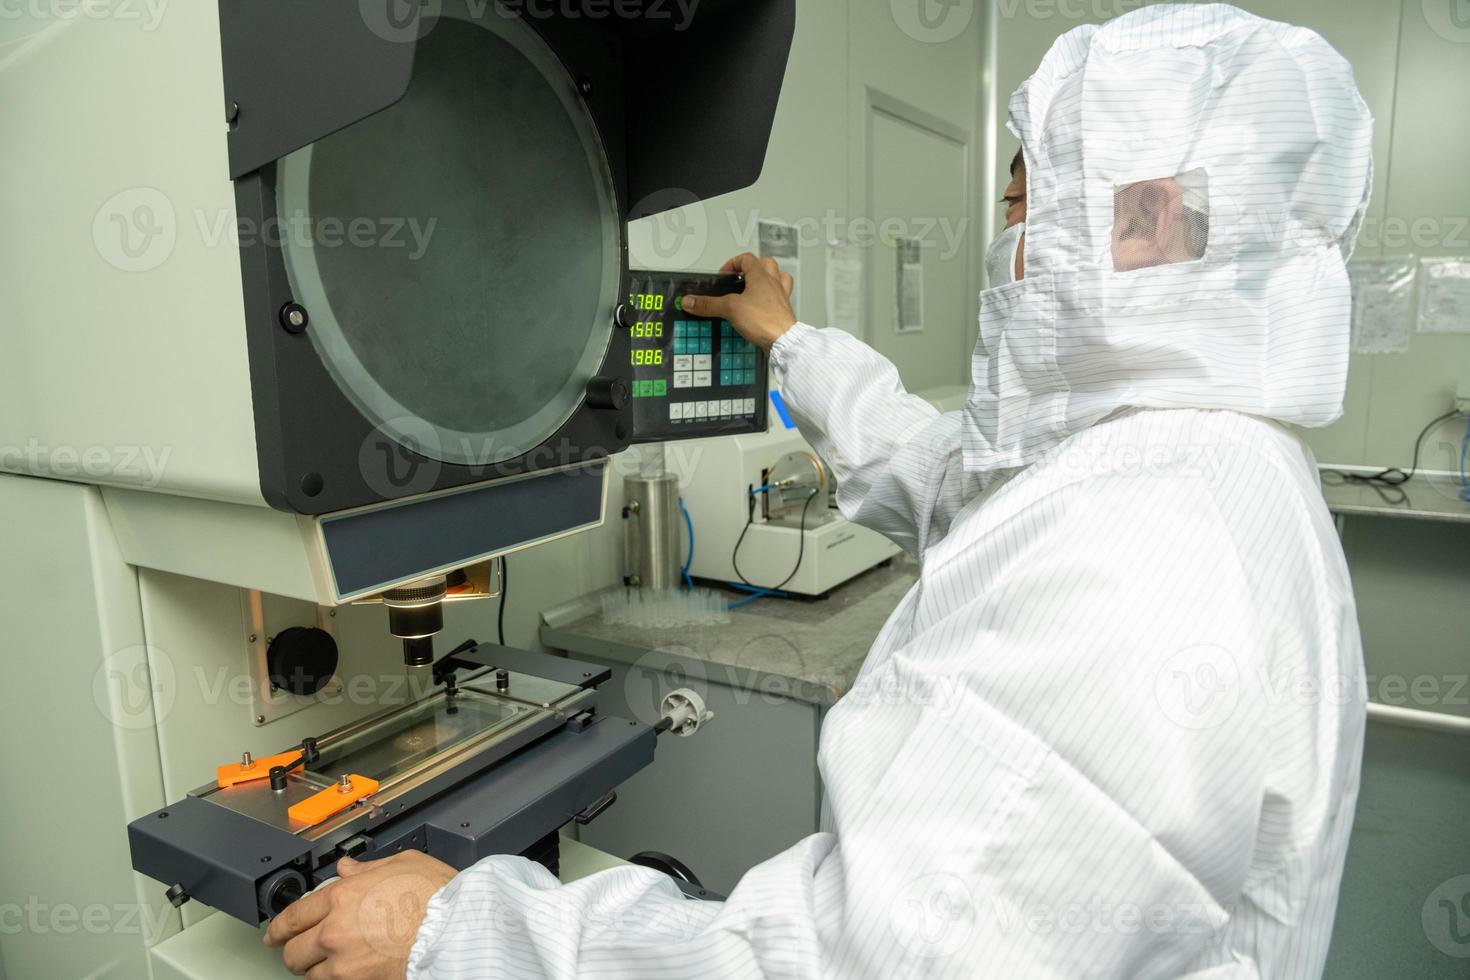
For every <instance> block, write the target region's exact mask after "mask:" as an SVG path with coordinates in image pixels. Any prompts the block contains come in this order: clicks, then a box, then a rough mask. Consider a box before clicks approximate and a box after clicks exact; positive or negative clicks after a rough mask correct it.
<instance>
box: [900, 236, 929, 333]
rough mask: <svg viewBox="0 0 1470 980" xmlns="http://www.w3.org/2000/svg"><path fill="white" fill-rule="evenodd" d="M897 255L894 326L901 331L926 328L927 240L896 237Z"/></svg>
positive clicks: (911, 331) (907, 331) (916, 330)
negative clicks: (925, 252) (925, 271)
mask: <svg viewBox="0 0 1470 980" xmlns="http://www.w3.org/2000/svg"><path fill="white" fill-rule="evenodd" d="M893 247H894V254H895V255H896V256H897V258H898V284H897V292H896V293H895V294H894V295H895V297H896V299H897V302H896V304H895V305H896V306H897V311H896V314H897V315H896V317H895V319H894V324H893V328H894V330H895V331H896V332H898V333H917V332H918V331H920V330H923V329H924V242H923V241H922V240H921V239H918V238H897V239H894V243H893Z"/></svg>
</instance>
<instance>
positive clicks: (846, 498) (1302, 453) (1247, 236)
mask: <svg viewBox="0 0 1470 980" xmlns="http://www.w3.org/2000/svg"><path fill="white" fill-rule="evenodd" d="M1011 121H1012V122H1011V125H1012V128H1013V131H1014V132H1015V133H1016V135H1017V136H1018V138H1019V139H1020V140H1021V144H1022V147H1023V149H1024V151H1025V155H1026V160H1027V163H1028V175H1029V176H1028V179H1029V188H1028V198H1029V200H1028V208H1029V214H1028V221H1027V236H1026V244H1025V260H1026V262H1025V264H1026V270H1025V277H1024V278H1023V279H1022V280H1020V281H1018V282H1016V283H1012V284H1009V285H1003V286H1000V287H998V288H996V289H991V290H988V291H987V292H986V293H984V294H982V297H981V300H982V302H981V309H982V313H981V337H980V342H979V345H978V346H977V349H976V353H975V357H974V361H973V376H974V384H973V387H972V391H971V395H970V399H969V404H968V406H967V408H966V410H965V411H964V412H963V413H954V414H949V415H941V414H939V413H938V412H937V411H935V410H934V409H933V408H931V407H930V406H929V405H928V404H927V403H926V402H924V401H923V400H922V399H919V398H917V397H915V396H912V395H909V394H907V393H905V392H904V390H903V388H902V386H901V384H900V382H899V378H898V374H897V372H896V371H895V370H894V368H893V366H892V365H891V364H890V363H888V362H887V361H886V360H885V359H884V358H883V357H881V356H880V355H878V354H877V353H875V352H874V351H873V350H871V349H870V348H869V347H867V346H865V345H864V344H862V343H860V342H859V341H857V340H855V339H853V338H851V337H849V336H847V335H846V334H843V333H841V332H839V331H831V330H827V331H819V330H816V329H813V328H811V327H809V326H805V325H800V324H799V325H797V326H796V327H795V328H794V329H792V330H791V331H790V332H789V333H787V334H786V335H785V336H783V337H782V338H781V340H780V341H779V342H778V343H777V344H776V346H775V348H774V349H773V351H772V362H773V369H774V373H775V377H776V379H777V382H778V383H779V385H780V388H781V390H782V392H783V393H784V395H785V398H786V401H787V403H788V405H790V406H791V408H792V410H793V412H794V414H795V415H796V417H797V419H798V421H799V423H800V425H801V429H802V431H803V433H804V434H805V435H806V436H807V437H808V438H809V439H810V440H811V441H812V443H813V444H814V445H815V446H816V448H817V449H818V450H819V451H820V452H821V454H822V455H823V456H824V457H825V459H826V460H827V461H828V462H829V463H830V464H831V466H832V467H833V469H834V470H835V472H836V474H837V477H838V480H839V486H840V499H839V503H840V505H841V507H842V510H843V512H844V513H845V514H846V515H847V516H848V517H849V518H851V519H853V520H855V521H857V522H859V523H862V524H865V525H867V526H869V527H872V528H875V529H877V530H879V531H881V532H883V533H884V534H887V535H889V536H890V537H892V538H893V539H894V540H895V541H897V542H899V543H900V544H901V545H902V546H903V547H904V548H906V549H907V550H908V551H910V552H911V553H913V554H914V555H916V556H918V557H919V558H920V560H921V577H920V580H919V582H918V584H917V585H916V586H915V587H914V588H913V590H912V591H911V592H910V593H909V594H908V595H907V596H906V597H905V599H904V600H903V602H902V603H901V604H900V605H899V607H898V608H897V609H896V610H895V611H894V613H893V616H892V618H891V619H890V620H889V622H888V624H887V625H886V627H885V628H884V630H883V632H882V633H881V635H880V636H879V637H878V639H877V640H876V642H875V643H874V645H873V649H872V651H871V653H870V654H869V656H868V659H867V661H866V663H865V665H864V667H863V670H862V672H861V675H860V677H859V678H858V680H857V682H856V684H855V686H854V688H853V690H852V691H851V692H850V693H849V694H847V695H846V696H844V697H843V698H842V700H841V701H840V702H839V703H838V704H837V705H836V706H835V707H834V708H833V709H832V710H831V711H830V713H829V714H828V716H827V719H826V722H825V724H824V727H823V730H822V738H821V752H820V767H821V773H822V777H823V780H824V785H825V791H826V802H827V815H826V821H825V825H826V830H825V831H824V832H823V833H820V834H816V835H814V836H812V837H809V838H807V839H805V840H803V841H801V842H800V843H798V844H796V845H795V846H794V847H792V848H791V849H789V850H788V851H786V852H785V853H782V854H779V855H777V856H775V857H773V858H771V859H770V860H769V861H766V862H765V863H763V864H761V865H759V866H757V867H756V868H754V869H752V870H751V871H750V872H749V873H748V874H746V875H745V877H744V878H743V879H742V880H741V881H740V883H739V885H738V886H737V887H736V888H735V889H734V892H733V893H732V894H731V895H730V896H729V898H728V900H726V901H724V902H692V901H686V900H685V899H683V898H682V897H681V896H680V894H679V892H678V891H677V890H676V889H675V888H674V886H673V885H672V884H671V883H670V882H669V881H668V880H667V879H665V878H663V877H662V876H660V875H658V874H656V873H654V872H652V871H649V870H646V869H641V868H625V869H617V870H613V871H608V872H603V873H601V874H598V875H594V876H593V877H591V878H588V879H585V880H582V881H579V882H576V883H574V884H571V885H566V886H562V885H559V884H558V883H557V882H556V881H555V879H554V878H553V877H552V876H551V875H550V874H548V873H547V872H546V871H545V870H544V869H542V868H541V867H539V866H538V865H534V864H532V863H530V862H528V861H525V860H523V859H520V858H513V857H495V858H490V859H487V860H485V861H482V862H481V863H480V864H478V865H476V866H475V867H474V868H472V869H470V870H468V871H466V872H464V873H463V874H461V875H459V876H458V877H457V878H456V879H455V880H454V881H453V882H451V883H450V884H449V885H448V886H446V887H445V888H444V889H443V890H442V891H440V892H439V893H438V894H437V895H436V896H435V897H434V898H433V899H432V900H431V902H430V904H429V909H428V915H427V917H426V919H425V922H424V924H423V926H422V928H421V930H420V932H419V936H418V940H417V942H416V944H415V946H414V948H413V952H412V958H411V962H410V965H409V977H410V978H415V980H418V978H429V977H434V978H454V977H462V978H471V977H473V978H482V977H517V978H519V977H551V978H571V977H608V978H612V977H619V978H629V980H660V978H673V977H706V976H707V977H751V978H755V977H791V978H796V977H875V978H890V977H998V978H1007V980H1009V978H1033V977H1035V978H1051V977H1056V978H1076V977H1118V978H1130V980H1136V978H1153V977H1180V976H1189V977H1196V978H1205V977H1208V978H1224V977H1232V978H1235V977H1285V978H1304V977H1317V976H1320V975H1321V972H1322V969H1323V963H1324V960H1325V958H1326V953H1327V944H1328V939H1329V936H1330V933H1331V928H1332V922H1333V913H1334V909H1335V905H1336V900H1337V892H1338V885H1339V881H1340V879H1341V875H1342V868H1343V860H1344V856H1345V852H1346V848H1347V841H1348V836H1349V830H1350V828H1351V823H1352V814H1353V806H1354V803H1355V801H1356V797H1357V789H1358V768H1359V761H1360V756H1361V748H1362V737H1363V729H1364V703H1365V691H1364V682H1363V677H1362V664H1361V648H1360V644H1359V639H1358V633H1357V627H1356V622H1355V613H1354V606H1353V599H1352V594H1351V591H1350V586H1349V581H1348V575H1347V570H1346V568H1345V565H1344V561H1343V557H1342V553H1341V549H1340V547H1339V545H1338V542H1337V539H1336V535H1335V533H1334V529H1333V525H1332V522H1331V520H1330V517H1329V515H1328V513H1327V511H1326V509H1325V507H1324V504H1323V502H1322V499H1321V495H1320V493H1319V490H1318V486H1317V482H1316V475H1315V466H1314V463H1313V461H1312V459H1311V457H1310V455H1309V454H1308V452H1307V451H1306V450H1305V449H1304V448H1303V447H1302V446H1301V444H1300V443H1299V442H1298V440H1297V439H1296V438H1295V437H1294V436H1293V435H1292V434H1290V433H1289V432H1288V431H1287V430H1286V429H1285V428H1284V427H1283V426H1281V425H1279V424H1278V421H1285V422H1293V423H1298V424H1307V425H1313V424H1317V425H1320V424H1325V423H1326V422H1328V421H1331V420H1332V419H1333V418H1334V417H1336V415H1337V414H1338V413H1339V411H1340V403H1341V399H1342V389H1343V385H1344V381H1345V374H1346V357H1347V343H1348V328H1349V319H1348V317H1349V301H1348V285H1347V278H1346V273H1345V268H1344V262H1345V257H1346V253H1347V251H1348V249H1349V248H1350V243H1351V242H1352V240H1353V238H1354V237H1355V234H1356V229H1357V227H1358V224H1359V222H1360V221H1361V217H1362V212H1363V209H1364V207H1365V202H1366V192H1367V188H1368V186H1369V185H1370V183H1371V161H1370V142H1371V118H1370V117H1369V115H1368V113H1367V110H1366V108H1365V107H1364V106H1363V103H1362V101H1361V99H1360V98H1359V97H1358V95H1357V91H1356V89H1355V87H1354V85H1353V81H1352V76H1351V72H1350V70H1349V69H1348V67H1347V66H1346V64H1345V63H1344V62H1343V61H1342V59H1341V58H1340V57H1338V55H1337V54H1336V53H1335V52H1333V51H1332V49H1331V48H1330V47H1328V46H1327V44H1326V43H1325V42H1324V41H1322V39H1321V38H1320V37H1318V36H1317V35H1315V34H1312V33H1311V32H1309V31H1304V30H1301V29H1299V28H1293V27H1288V26H1286V25H1282V24H1276V23H1272V22H1269V21H1264V20H1261V19H1259V18H1256V17H1253V16H1250V15H1247V14H1244V13H1242V12H1240V11H1238V10H1235V9H1234V8H1230V7H1218V6H1215V7H1149V8H1144V9H1141V10H1139V11H1136V12H1134V13H1132V14H1129V15H1126V16H1124V17H1122V18H1119V19H1117V20H1114V21H1112V22H1110V23H1108V24H1106V25H1104V26H1102V27H1084V28H1080V29H1078V30H1075V31H1073V32H1071V33H1069V34H1067V35H1066V36H1064V37H1063V38H1062V39H1061V40H1059V41H1058V42H1057V44H1056V46H1055V47H1054V48H1053V49H1052V51H1051V52H1050V53H1049V54H1048V56H1047V58H1046V59H1045V61H1044V62H1043V63H1042V65H1041V67H1040V69H1039V70H1038V72H1037V73H1036V75H1035V76H1033V77H1032V79H1031V80H1030V81H1028V82H1027V83H1026V85H1025V86H1023V87H1022V88H1021V90H1020V91H1018V92H1017V93H1016V95H1015V97H1014V98H1013V99H1012V102H1011ZM1201 169H1202V170H1204V171H1205V175H1206V178H1207V185H1208V192H1207V193H1208V211H1209V245H1208V248H1207V250H1206V252H1205V254H1204V256H1203V257H1202V258H1200V259H1198V260H1196V261H1191V262H1180V263H1174V264H1167V265H1160V266H1157V267H1152V268H1144V269H1139V270H1136V271H1130V272H1118V271H1116V270H1114V269H1113V268H1112V259H1111V254H1110V250H1109V236H1110V234H1111V229H1112V225H1113V222H1114V220H1115V216H1114V211H1113V195H1114V191H1115V189H1116V188H1118V187H1122V186H1125V185H1128V184H1130V183H1131V182H1134V181H1140V180H1150V179H1154V178H1161V177H1168V176H1171V175H1176V174H1185V173H1192V172H1195V171H1197V170H1201ZM1191 186H1192V187H1195V186H1200V185H1199V182H1198V181H1194V182H1192V183H1191ZM752 761H753V764H758V760H752ZM772 791H773V792H779V787H773V788H772ZM749 819H751V820H759V819H760V814H759V803H758V801H753V803H752V808H751V812H750V813H749Z"/></svg>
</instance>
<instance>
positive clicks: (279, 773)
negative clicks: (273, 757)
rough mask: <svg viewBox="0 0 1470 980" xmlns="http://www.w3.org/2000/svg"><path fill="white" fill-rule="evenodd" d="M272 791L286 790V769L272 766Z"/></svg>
mask: <svg viewBox="0 0 1470 980" xmlns="http://www.w3.org/2000/svg"><path fill="white" fill-rule="evenodd" d="M270 776H271V789H285V788H286V767H285V766H271V773H270Z"/></svg>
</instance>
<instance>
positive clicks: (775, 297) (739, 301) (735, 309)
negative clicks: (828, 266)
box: [679, 252, 796, 352]
mask: <svg viewBox="0 0 1470 980" xmlns="http://www.w3.org/2000/svg"><path fill="white" fill-rule="evenodd" d="M720 272H722V273H725V274H729V273H736V272H738V273H739V274H740V275H742V276H744V277H745V291H744V292H741V293H732V294H730V295H729V296H685V297H684V298H683V299H682V301H681V303H680V307H679V308H680V309H681V310H683V311H685V312H688V313H692V314H694V315H695V316H702V317H710V318H717V319H721V320H729V321H730V322H731V323H732V324H734V325H735V329H736V330H738V331H740V336H742V337H744V338H745V339H746V340H748V341H750V342H751V343H752V344H755V345H756V346H757V347H759V348H760V349H761V350H763V351H767V352H769V351H770V349H771V345H772V344H774V343H775V342H776V341H777V340H778V339H779V338H780V336H781V335H782V334H784V333H785V332H786V331H788V330H790V329H791V328H792V327H793V326H795V324H796V313H795V312H793V311H792V309H791V289H792V286H793V282H792V279H791V276H790V274H788V273H785V272H782V271H781V268H780V266H778V265H777V264H776V260H775V259H762V258H757V257H756V256H754V255H751V254H750V253H749V252H747V253H745V254H744V255H737V256H735V258H733V259H731V260H730V261H729V262H726V263H725V267H724V268H723V269H721V270H720Z"/></svg>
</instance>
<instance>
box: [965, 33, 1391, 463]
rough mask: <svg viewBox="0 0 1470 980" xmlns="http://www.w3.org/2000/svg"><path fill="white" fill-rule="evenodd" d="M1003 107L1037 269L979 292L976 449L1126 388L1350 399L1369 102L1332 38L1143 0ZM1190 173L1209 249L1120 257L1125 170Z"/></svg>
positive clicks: (1155, 175) (1039, 437) (1332, 406)
mask: <svg viewBox="0 0 1470 980" xmlns="http://www.w3.org/2000/svg"><path fill="white" fill-rule="evenodd" d="M1010 111H1011V118H1010V128H1011V130H1012V132H1014V133H1015V134H1016V136H1017V137H1018V138H1019V139H1020V141H1021V146H1022V149H1023V151H1024V153H1025V157H1026V164H1027V185H1028V186H1027V214H1026V239H1025V245H1024V252H1025V268H1026V275H1025V278H1024V279H1023V280H1022V281H1019V282H1016V283H1012V284H1009V285H1004V286H1000V287H997V288H995V289H990V290H987V291H986V292H984V293H982V294H981V314H980V329H981V337H980V343H979V344H978V345H977V347H976V351H975V356H974V358H973V363H972V375H973V382H974V384H973V387H972V390H971V396H970V400H969V403H968V406H967V421H968V423H969V424H968V425H967V427H966V430H965V440H964V445H965V459H966V465H968V466H969V467H971V468H972V469H975V470H979V471H984V470H990V469H994V468H995V467H999V466H1017V465H1021V464H1024V463H1027V462H1030V461H1031V460H1033V459H1035V458H1036V457H1037V455H1038V454H1040V453H1042V452H1044V451H1045V450H1046V449H1048V448H1050V447H1051V446H1054V445H1056V444H1057V443H1058V442H1060V441H1061V440H1062V439H1064V438H1066V437H1067V436H1068V435H1070V434H1071V433H1074V432H1079V431H1081V430H1082V429H1085V428H1086V427H1087V426H1089V425H1092V424H1093V423H1094V422H1096V421H1098V420H1099V419H1102V418H1105V417H1107V416H1108V415H1109V414H1110V413H1112V412H1113V411H1114V410H1116V409H1118V408H1119V407H1123V406H1142V407H1154V408H1175V407H1180V408H1183V407H1189V408H1224V409H1232V410H1235V411H1241V412H1246V413H1249V414H1253V415H1263V416H1267V417H1269V418H1275V419H1280V420H1282V421H1286V422H1292V423H1296V424H1299V425H1306V426H1318V425H1326V424H1328V423H1329V422H1332V421H1333V420H1335V419H1336V418H1337V417H1338V416H1339V415H1340V414H1341V412H1342V398H1343V390H1344V387H1345V385H1346V380H1347V358H1348V343H1349V326H1350V302H1349V294H1348V278H1347V271H1346V264H1345V262H1346V258H1347V255H1348V254H1349V253H1350V251H1351V248H1352V244H1353V242H1354V241H1355V240H1356V238H1357V232H1358V228H1359V226H1360V225H1361V223H1362V219H1363V216H1364V214H1365V213H1366V210H1367V203H1368V200H1367V198H1368V194H1369V192H1370V190H1371V188H1372V179H1373V176H1372V173H1373V155H1372V140H1373V119H1372V116H1371V114H1370V113H1369V111H1368V108H1367V106H1366V104H1365V103H1364V102H1363V100H1362V98H1361V97H1360V96H1359V94H1358V90H1357V87H1356V86H1355V84H1354V82H1353V74H1352V68H1351V67H1350V66H1349V65H1348V63H1347V62H1346V61H1345V60H1344V59H1343V58H1342V57H1341V56H1340V55H1339V54H1338V53H1337V52H1336V51H1334V50H1333V49H1332V48H1331V46H1329V45H1328V44H1327V42H1326V41H1324V40H1323V39H1322V38H1321V37H1320V36H1318V35H1317V34H1315V33H1313V32H1311V31H1308V30H1305V29H1303V28H1299V27H1292V26H1289V25H1286V24H1279V23H1276V22H1274V21H1268V20H1263V19H1261V18H1259V17H1255V16H1253V15H1251V14H1247V13H1245V12H1243V11H1241V10H1238V9H1236V8H1234V7H1229V6H1224V5H1183V6H1176V5H1159V6H1151V7H1145V8H1142V9H1140V10H1137V11H1134V12H1132V13H1130V14H1127V15H1125V16H1123V17H1119V18H1117V19H1115V20H1112V21H1109V22H1108V23H1106V24H1104V25H1102V26H1100V27H1094V26H1086V27H1081V28H1078V29H1077V30H1074V31H1071V32H1069V33H1067V34H1066V35H1064V36H1063V37H1061V38H1060V39H1059V40H1058V41H1057V42H1056V44H1055V45H1054V46H1053V47H1052V49H1051V51H1050V52H1049V53H1048V54H1047V56H1046V58H1045V59H1044V60H1043V61H1042V63H1041V67H1040V68H1039V69H1038V70H1037V72H1036V74H1035V75H1033V76H1032V77H1031V78H1030V79H1029V80H1028V81H1027V82H1026V83H1025V84H1024V85H1022V86H1021V88H1020V89H1019V90H1017V92H1016V93H1015V95H1014V96H1012V98H1011V104H1010ZM1193 171H1203V172H1204V174H1205V179H1206V180H1207V184H1208V196H1209V202H1208V211H1209V216H1210V220H1209V227H1210V235H1209V245H1208V248H1207V249H1206V251H1205V254H1204V257H1203V258H1202V259H1200V260H1198V261H1194V262H1185V263H1180V264H1175V265H1159V266H1154V267H1152V268H1142V269H1134V270H1132V271H1127V272H1118V271H1116V270H1115V269H1114V267H1113V257H1112V253H1111V248H1110V237H1111V233H1112V229H1113V223H1114V211H1113V206H1114V196H1115V192H1116V190H1117V189H1118V188H1120V187H1124V186H1126V185H1129V184H1133V183H1136V182H1139V181H1148V180H1156V179H1159V178H1165V177H1175V176H1177V175H1180V174H1185V173H1190V172H1193Z"/></svg>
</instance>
